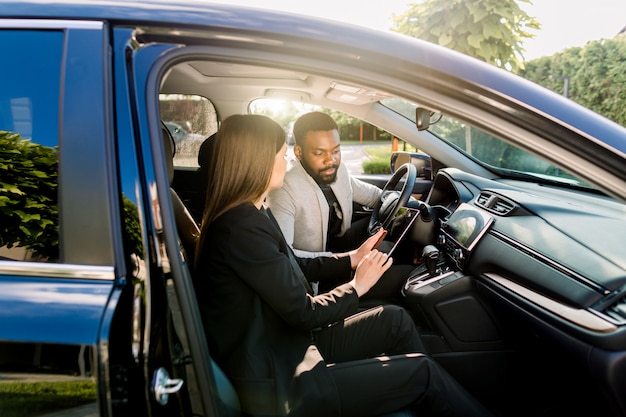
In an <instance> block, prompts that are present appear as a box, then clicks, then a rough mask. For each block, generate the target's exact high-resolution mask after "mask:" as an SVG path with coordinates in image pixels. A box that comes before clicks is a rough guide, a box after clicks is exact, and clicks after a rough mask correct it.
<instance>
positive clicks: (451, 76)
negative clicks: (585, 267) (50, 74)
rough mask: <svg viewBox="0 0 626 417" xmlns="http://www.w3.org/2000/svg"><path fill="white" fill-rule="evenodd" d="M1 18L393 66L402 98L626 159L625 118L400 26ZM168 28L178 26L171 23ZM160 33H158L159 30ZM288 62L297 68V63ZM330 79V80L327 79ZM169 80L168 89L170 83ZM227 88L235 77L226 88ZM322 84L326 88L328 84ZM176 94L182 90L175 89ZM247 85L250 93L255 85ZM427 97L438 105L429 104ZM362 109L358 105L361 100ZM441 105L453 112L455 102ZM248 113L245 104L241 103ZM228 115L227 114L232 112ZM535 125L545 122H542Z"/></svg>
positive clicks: (171, 16) (23, 9)
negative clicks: (577, 141)
mask: <svg viewBox="0 0 626 417" xmlns="http://www.w3.org/2000/svg"><path fill="white" fill-rule="evenodd" d="M0 18H5V19H6V18H8V19H45V20H47V21H49V20H66V21H73V20H97V21H105V22H107V23H108V24H109V25H110V26H126V27H129V28H138V30H137V32H138V33H139V32H140V36H143V39H144V40H145V41H146V42H149V41H150V40H151V39H152V40H156V41H159V40H162V39H165V40H166V41H171V40H172V39H174V38H175V37H176V36H180V37H185V41H187V40H193V39H194V38H195V39H196V41H198V40H200V41H202V42H203V43H204V44H205V45H206V39H207V38H209V39H211V43H212V44H213V43H216V44H217V43H218V42H230V45H234V44H235V43H238V44H239V45H245V46H246V47H247V48H252V49H255V48H256V49H259V50H263V51H280V53H283V54H291V55H293V56H297V57H298V58H297V59H300V60H301V61H303V60H304V59H308V63H309V64H310V63H312V62H313V63H314V62H315V61H317V63H324V62H327V63H331V62H333V63H334V62H335V61H341V62H343V63H345V64H346V65H347V66H349V67H352V68H354V69H355V71H353V72H357V71H356V70H359V69H361V68H366V69H367V70H369V74H373V73H374V72H376V73H377V74H383V77H379V78H378V80H382V79H383V78H384V77H387V78H386V80H387V82H386V83H385V82H380V83H379V84H380V86H381V91H385V90H386V92H388V93H392V94H397V95H398V96H402V88H404V87H406V86H412V87H415V86H416V85H418V86H419V88H421V89H422V90H423V91H424V92H425V93H426V95H430V96H432V97H434V96H437V97H441V98H443V99H444V100H448V101H449V100H452V101H455V105H456V109H460V110H458V111H459V113H454V112H453V113H451V114H452V115H454V116H457V117H460V118H461V119H463V118H465V120H467V121H469V122H471V121H474V120H477V119H472V117H475V116H476V115H477V114H478V113H477V111H480V109H484V110H485V112H484V113H483V114H482V115H481V117H482V123H483V125H481V124H480V123H478V125H477V126H478V127H482V128H484V127H485V126H486V125H485V123H487V124H488V123H491V121H490V120H489V117H490V116H489V114H488V113H490V112H492V111H493V110H494V109H495V110H496V111H498V112H499V114H498V117H499V119H494V120H495V122H494V123H498V120H506V122H507V123H509V124H511V125H513V126H514V125H517V126H519V127H521V128H522V129H523V130H525V131H526V132H528V131H533V129H534V132H537V133H539V134H540V135H546V134H548V135H549V139H548V140H550V141H551V142H555V143H556V142H559V141H560V136H562V135H563V134H565V135H567V132H570V133H569V134H570V135H571V132H576V134H578V135H580V136H581V137H584V138H586V139H587V140H588V141H589V143H592V144H594V146H595V147H596V148H598V149H599V148H605V149H609V150H610V152H612V153H617V154H621V155H622V156H623V157H626V129H624V128H623V127H622V126H619V125H618V124H616V123H614V122H611V121H609V120H607V119H605V118H603V117H602V116H600V115H598V114H596V113H594V112H592V111H590V110H588V109H586V108H584V107H583V106H580V105H578V104H577V103H575V102H573V101H571V100H568V99H566V98H564V97H563V96H561V95H560V94H557V93H555V92H552V91H550V90H548V89H546V88H543V87H541V86H539V85H537V84H535V83H532V82H530V81H528V80H526V79H524V78H522V77H519V76H517V75H514V74H512V73H509V72H507V71H504V70H502V69H499V68H497V67H495V66H494V65H491V64H488V63H485V62H482V61H479V60H478V59H475V58H472V57H470V56H467V55H464V54H461V53H458V52H456V51H453V50H450V49H447V48H444V47H441V46H439V45H435V44H432V43H429V42H426V41H423V40H420V39H416V38H413V37H409V36H406V35H402V34H398V33H393V32H391V31H389V32H383V31H378V30H373V29H369V28H365V27H360V26H355V25H350V24H347V23H342V22H337V21H332V20H327V19H321V18H316V17H309V16H302V15H297V14H293V13H287V12H279V11H271V10H265V9H258V8H251V7H244V6H233V5H227V4H217V3H209V2H204V1H182V2H178V1H177V2H171V1H170V2H168V1H154V0H153V1H146V2H144V1H142V2H127V1H111V0H107V1H101V0H96V1H90V2H87V3H83V2H79V1H62V0H61V1H44V0H26V1H17V2H3V3H0ZM0 25H2V22H0ZM9 26H10V25H9ZM18 27H22V26H18ZM163 28H166V29H167V28H172V29H174V28H175V29H176V30H175V31H174V30H172V31H167V30H166V31H163ZM151 36H153V37H152V38H150V37H151ZM159 37H161V38H159ZM168 37H169V38H168ZM174 41H175V40H174ZM199 44H200V43H199ZM293 62H296V61H295V60H294V61H293ZM248 63H250V61H249V62H248ZM317 63H314V65H317ZM309 64H306V65H305V64H303V65H302V67H303V68H311V66H310V65H309ZM186 65H187V66H191V65H195V64H193V63H187V64H186ZM211 65H213V67H211ZM307 65H309V66H308V67H307ZM200 66H204V69H205V70H207V74H208V75H209V76H211V77H212V76H215V74H219V73H220V72H221V71H222V70H223V68H221V69H220V68H218V67H219V66H220V63H218V62H214V63H208V62H204V63H202V64H200V62H198V63H197V65H196V66H195V69H194V71H195V72H194V73H198V74H201V75H202V76H204V74H202V71H198V70H197V69H198V68H200ZM257 69H261V71H260V72H256V73H253V74H252V75H251V78H254V79H256V81H257V86H260V85H262V83H263V82H264V80H271V79H272V78H276V77H278V78H280V77H282V76H283V75H284V74H282V73H281V71H283V70H284V68H277V67H271V66H267V67H263V66H262V65H261V66H258V67H257ZM288 70H290V71H297V70H296V69H295V68H288ZM267 71H270V72H267ZM271 71H276V72H275V73H271ZM309 74H310V73H309ZM309 74H307V75H309ZM172 79H174V77H172ZM355 79H357V77H355ZM327 81H328V79H327V80H325V82H327ZM403 83H404V84H403ZM231 85H233V86H234V85H236V84H234V83H233V84H231ZM357 85H358V82H357ZM364 85H365V86H366V87H368V86H367V85H366V84H364ZM165 87H166V88H167V82H166V83H165ZM226 87H227V85H225V86H224V88H226ZM376 87H378V85H377V86H376ZM318 90H320V91H321V89H319V88H318ZM415 91H417V90H415ZM171 92H175V90H174V89H172V90H171ZM245 93H246V94H248V97H250V96H249V94H250V93H251V91H250V90H248V91H246V92H245ZM230 94H235V90H230ZM426 95H424V97H426ZM243 97H244V96H243V95H242V96H239V97H237V96H233V97H230V98H232V99H234V100H238V99H240V98H241V100H240V103H243ZM211 99H213V98H212V97H211ZM449 102H450V101H449ZM422 104H424V105H425V106H426V107H428V103H427V102H426V103H422ZM370 105H371V104H370ZM353 108H354V109H356V106H353ZM363 108H365V105H364V106H363ZM433 108H434V109H435V110H437V109H439V110H444V111H445V110H447V108H446V107H445V106H442V107H441V108H438V107H436V106H435V107H433ZM450 109H452V107H451V106H450ZM476 109H478V110H476ZM339 110H342V111H345V109H339ZM238 111H239V112H241V111H245V109H241V108H240V109H238ZM463 112H464V113H463ZM348 113H349V112H348ZM227 114H228V112H225V113H223V114H222V115H223V116H225V115H227ZM352 114H353V115H355V113H352ZM529 117H530V118H532V120H531V119H529ZM539 124H541V126H540V127H539V126H538V125H539ZM534 125H537V126H538V127H536V128H534V127H533V126H534ZM523 134H524V133H523V131H522V130H520V136H519V138H518V140H523V138H522V137H521V135H523ZM544 137H547V136H544ZM560 146H562V147H566V146H567V147H571V146H572V142H571V141H570V142H561V144H560ZM582 149H583V148H582V147H581V150H580V152H583V150H582ZM618 165H619V166H618ZM622 165H623V164H622V163H621V161H620V163H619V164H617V163H616V164H613V167H612V170H613V171H616V172H617V171H619V172H621V171H622V170H623V169H624V168H623V166H622Z"/></svg>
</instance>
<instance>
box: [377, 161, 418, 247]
mask: <svg viewBox="0 0 626 417" xmlns="http://www.w3.org/2000/svg"><path fill="white" fill-rule="evenodd" d="M416 177H417V170H416V169H415V166H414V165H413V164H410V163H406V164H404V165H402V166H400V167H399V168H398V169H397V170H396V172H395V173H394V174H393V176H392V177H391V178H390V179H389V181H387V184H385V187H384V188H383V191H382V193H381V195H380V198H379V199H378V201H377V202H376V205H375V206H374V208H373V211H372V216H371V217H370V222H369V225H368V228H367V231H368V232H369V234H370V235H371V234H374V233H376V231H377V230H378V229H379V228H380V227H383V228H384V229H388V228H389V226H390V225H391V222H392V221H393V219H394V218H395V217H396V215H397V214H398V212H399V211H400V209H402V208H403V207H405V206H406V205H407V203H408V202H409V199H410V198H411V193H412V192H413V187H414V185H415V179H416ZM402 178H404V179H405V180H404V184H403V185H402V189H401V190H399V191H397V190H396V189H395V188H396V186H397V185H398V183H399V182H400V180H401V179H402Z"/></svg>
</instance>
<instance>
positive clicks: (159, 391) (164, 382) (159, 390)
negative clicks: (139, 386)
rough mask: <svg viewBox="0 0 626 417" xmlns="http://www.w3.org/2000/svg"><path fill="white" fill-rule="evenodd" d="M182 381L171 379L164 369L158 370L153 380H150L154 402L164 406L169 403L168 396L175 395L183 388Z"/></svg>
mask: <svg viewBox="0 0 626 417" xmlns="http://www.w3.org/2000/svg"><path fill="white" fill-rule="evenodd" d="M183 382H184V381H183V380H182V379H177V378H174V379H171V378H170V374H169V373H168V372H167V370H166V369H165V368H159V369H157V370H156V371H155V372H154V378H153V379H152V390H153V391H154V398H155V399H156V401H157V402H158V403H159V404H161V405H165V404H167V402H168V401H169V397H170V394H175V393H177V392H178V391H180V388H181V387H182V386H183Z"/></svg>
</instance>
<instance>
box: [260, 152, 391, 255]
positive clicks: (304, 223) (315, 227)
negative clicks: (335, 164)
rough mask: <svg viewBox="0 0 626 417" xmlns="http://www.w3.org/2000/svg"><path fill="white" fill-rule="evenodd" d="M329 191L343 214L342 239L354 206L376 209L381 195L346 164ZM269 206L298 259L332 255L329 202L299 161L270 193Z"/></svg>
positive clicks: (378, 189)
mask: <svg viewBox="0 0 626 417" xmlns="http://www.w3.org/2000/svg"><path fill="white" fill-rule="evenodd" d="M330 188H331V189H332V190H333V192H334V193H335V196H336V197H337V202H338V203H339V205H340V207H341V211H342V212H343V223H342V225H341V233H340V234H341V235H343V233H344V232H345V231H346V230H347V229H348V228H350V224H351V220H352V202H353V201H355V202H357V203H358V204H363V205H366V206H370V207H374V205H375V204H376V202H377V201H378V199H379V198H380V194H381V192H382V191H381V189H380V188H378V187H376V186H374V185H371V184H368V183H366V182H363V181H360V180H358V179H356V178H352V177H351V176H350V173H349V172H348V168H347V167H346V165H345V164H344V163H343V162H342V163H341V164H340V165H339V169H338V170H337V180H336V181H335V182H334V183H332V184H331V185H330ZM267 202H268V205H269V207H270V209H271V210H272V214H273V215H274V217H275V218H276V220H277V221H278V224H279V226H280V229H281V230H282V232H283V235H284V236H285V240H287V243H288V244H289V245H291V247H292V248H293V249H294V252H295V254H296V255H297V256H299V257H301V258H312V257H316V256H330V255H331V253H330V252H325V250H324V249H325V248H326V236H327V234H328V216H329V208H328V202H327V201H326V198H325V197H324V193H323V192H322V190H321V189H320V187H319V185H317V183H316V182H315V180H314V179H313V178H311V176H310V175H309V174H308V173H307V172H306V171H305V170H304V168H303V167H302V164H300V161H293V162H292V165H291V167H290V168H289V170H288V171H287V173H286V174H285V181H284V184H283V186H282V187H281V188H279V189H277V190H274V191H272V192H270V194H269V195H268V198H267Z"/></svg>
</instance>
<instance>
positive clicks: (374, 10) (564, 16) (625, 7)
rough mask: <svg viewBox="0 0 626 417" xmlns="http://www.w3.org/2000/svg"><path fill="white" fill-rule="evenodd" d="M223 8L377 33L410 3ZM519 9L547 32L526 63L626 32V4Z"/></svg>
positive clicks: (579, 0) (568, 2)
mask: <svg viewBox="0 0 626 417" xmlns="http://www.w3.org/2000/svg"><path fill="white" fill-rule="evenodd" d="M215 1H218V0H215ZM442 1H446V0H442ZM223 2H224V3H229V4H239V5H246V6H253V7H263V8H267V9H277V10H284V11H290V12H294V13H300V14H305V15H310V16H317V17H323V18H327V19H333V20H340V21H344V22H349V23H353V24H357V25H361V26H367V27H370V28H374V29H378V30H389V28H390V27H391V26H392V23H393V22H392V17H393V15H394V14H395V15H399V14H402V13H403V12H404V11H406V10H407V9H408V4H409V3H411V1H410V0H366V1H364V0H312V1H303V0H263V1H262V2H260V1H259V0H228V1H223ZM261 5H262V6H261ZM520 7H522V8H523V9H524V10H525V11H526V13H528V15H529V16H532V17H535V18H536V19H537V20H539V23H541V26H542V29H541V30H539V31H536V32H534V33H535V38H534V39H530V40H527V41H526V42H525V43H524V48H525V49H526V52H525V54H524V56H525V58H526V60H527V61H530V60H532V59H535V58H539V57H542V56H549V55H552V54H554V53H556V52H561V51H562V50H563V49H566V48H570V47H573V46H584V45H585V44H586V43H587V42H589V41H596V40H600V39H611V38H613V37H614V36H615V35H616V34H617V33H618V32H619V31H620V30H621V29H622V28H624V27H625V26H626V0H534V1H533V4H532V5H529V4H524V3H520Z"/></svg>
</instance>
